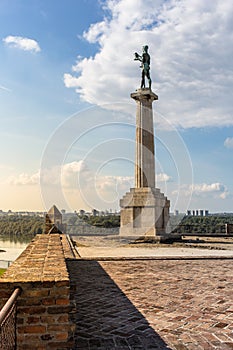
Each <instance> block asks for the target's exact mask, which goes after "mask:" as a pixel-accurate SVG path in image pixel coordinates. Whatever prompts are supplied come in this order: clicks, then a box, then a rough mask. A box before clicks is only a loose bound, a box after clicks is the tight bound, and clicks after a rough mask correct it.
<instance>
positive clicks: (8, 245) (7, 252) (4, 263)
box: [0, 235, 33, 268]
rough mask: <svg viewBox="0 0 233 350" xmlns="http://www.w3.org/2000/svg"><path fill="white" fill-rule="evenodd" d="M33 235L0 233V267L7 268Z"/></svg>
mask: <svg viewBox="0 0 233 350" xmlns="http://www.w3.org/2000/svg"><path fill="white" fill-rule="evenodd" d="M32 238H33V237H19V236H16V235H7V236H5V235H0V268H7V267H8V266H9V264H10V263H11V262H13V261H14V260H15V259H17V257H18V256H19V255H20V254H21V253H22V252H23V251H24V249H25V248H26V247H27V245H28V243H29V242H30V241H31V239H32Z"/></svg>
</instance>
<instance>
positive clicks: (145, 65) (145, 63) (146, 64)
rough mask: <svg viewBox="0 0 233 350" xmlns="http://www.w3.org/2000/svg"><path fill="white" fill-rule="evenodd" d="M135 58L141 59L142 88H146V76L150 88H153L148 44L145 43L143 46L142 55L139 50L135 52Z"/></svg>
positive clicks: (136, 59)
mask: <svg viewBox="0 0 233 350" xmlns="http://www.w3.org/2000/svg"><path fill="white" fill-rule="evenodd" d="M134 60H135V61H140V62H141V63H142V64H141V66H140V67H141V68H142V80H141V89H145V87H146V85H145V76H146V77H147V79H148V82H149V89H150V90H151V83H152V81H151V78H150V55H149V53H148V46H147V45H145V46H143V48H142V55H139V54H138V53H137V52H135V53H134Z"/></svg>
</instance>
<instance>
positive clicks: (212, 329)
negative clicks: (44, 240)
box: [68, 259, 233, 350]
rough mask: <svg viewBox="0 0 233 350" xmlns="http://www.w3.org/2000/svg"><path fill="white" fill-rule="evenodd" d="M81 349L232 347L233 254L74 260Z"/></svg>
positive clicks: (71, 268)
mask: <svg viewBox="0 0 233 350" xmlns="http://www.w3.org/2000/svg"><path fill="white" fill-rule="evenodd" d="M68 268H69V271H70V278H71V283H72V285H73V287H76V290H75V289H74V291H73V293H74V295H73V297H74V298H75V301H76V306H77V312H76V313H75V314H74V315H73V317H74V320H75V322H76V325H77V327H76V349H82V350H84V349H85V350H95V349H101V350H113V349H119V350H120V349H122V350H124V349H135V350H136V349H162V350H165V349H174V350H186V349H188V350H194V349H195V350H208V349H219V350H225V349H233V276H232V275H233V274H232V271H233V260H224V259H222V260H219V259H218V260H214V259H203V260H141V261H139V260H134V261H101V262H96V261H82V260H70V261H69V262H68Z"/></svg>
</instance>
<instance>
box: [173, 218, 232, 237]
mask: <svg viewBox="0 0 233 350" xmlns="http://www.w3.org/2000/svg"><path fill="white" fill-rule="evenodd" d="M175 221H177V219H176V218H175V217H174V218H171V228H172V231H173V232H174V233H225V232H226V226H225V224H233V216H232V215H229V216H228V215H225V216H220V215H209V216H203V217H200V216H185V217H184V218H183V219H181V221H180V223H178V222H175Z"/></svg>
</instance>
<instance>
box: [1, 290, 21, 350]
mask: <svg viewBox="0 0 233 350" xmlns="http://www.w3.org/2000/svg"><path fill="white" fill-rule="evenodd" d="M20 293H21V288H19V287H18V288H16V289H15V290H14V292H13V293H12V294H11V296H10V298H9V299H8V300H7V302H6V303H5V305H4V306H3V308H2V309H1V311H0V349H1V350H14V349H16V302H17V298H18V296H19V295H20Z"/></svg>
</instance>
